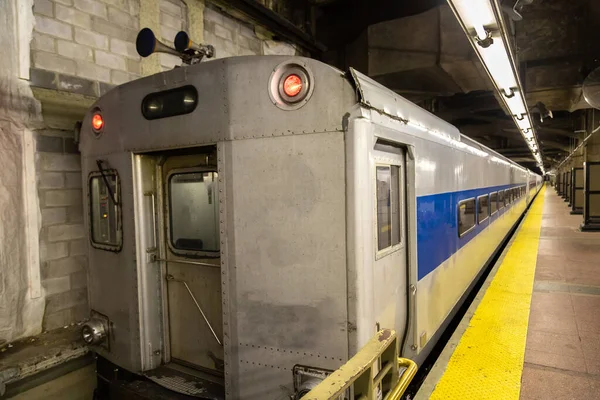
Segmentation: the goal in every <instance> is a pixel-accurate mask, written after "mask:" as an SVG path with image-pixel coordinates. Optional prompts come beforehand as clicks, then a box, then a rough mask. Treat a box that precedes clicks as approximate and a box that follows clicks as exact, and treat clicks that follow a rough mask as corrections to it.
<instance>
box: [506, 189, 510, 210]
mask: <svg viewBox="0 0 600 400" xmlns="http://www.w3.org/2000/svg"><path fill="white" fill-rule="evenodd" d="M510 204H511V194H510V189H504V206H505V207H508V206H510Z"/></svg>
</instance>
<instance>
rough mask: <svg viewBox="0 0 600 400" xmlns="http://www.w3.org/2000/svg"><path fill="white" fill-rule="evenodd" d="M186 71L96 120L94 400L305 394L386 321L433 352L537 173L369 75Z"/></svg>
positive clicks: (275, 65) (528, 197) (292, 60)
mask: <svg viewBox="0 0 600 400" xmlns="http://www.w3.org/2000/svg"><path fill="white" fill-rule="evenodd" d="M159 44H160V43H159ZM138 48H139V47H138ZM155 49H156V45H153V46H151V49H150V51H147V52H146V53H148V54H149V53H152V51H154V50H155ZM217 51H218V49H217ZM148 54H147V55H148ZM184 61H185V60H184ZM188 61H189V59H188ZM190 64H191V65H189V66H185V67H178V68H174V69H172V70H169V71H165V72H161V73H157V74H155V75H152V76H147V77H144V78H141V79H138V80H135V81H132V82H129V83H125V84H123V85H120V86H118V87H116V88H114V89H112V90H111V91H109V92H108V93H106V94H105V95H104V96H102V97H101V98H99V99H98V100H97V102H96V103H95V104H94V105H93V106H92V107H91V109H90V110H89V112H88V113H87V114H86V116H85V118H84V120H83V121H82V127H81V132H80V143H79V146H80V151H81V158H82V170H83V174H84V186H83V187H84V196H85V197H86V201H87V204H88V206H87V218H86V228H87V231H88V235H89V250H88V253H89V304H90V308H91V315H90V318H89V320H87V322H86V323H85V325H84V326H83V329H82V336H83V339H84V340H85V341H86V342H87V343H88V344H89V346H90V349H92V350H93V351H94V352H95V354H96V355H97V359H96V360H97V361H96V362H97V375H98V389H97V390H96V397H97V398H103V397H106V396H110V397H111V398H119V396H120V397H121V398H135V396H133V393H136V394H137V395H139V393H146V395H148V396H150V397H151V398H152V396H155V397H156V398H161V399H162V398H178V397H177V396H181V395H187V396H192V397H197V398H206V399H248V400H259V399H260V400H264V399H288V400H289V399H297V398H300V397H302V395H303V394H305V393H306V392H307V391H308V390H310V388H311V387H313V386H314V385H315V384H317V383H318V382H319V380H320V379H321V378H322V377H324V376H327V375H328V374H329V373H330V372H331V371H333V370H336V369H337V368H339V367H340V366H341V365H343V364H344V363H345V362H346V361H348V360H349V359H350V358H351V357H352V356H353V355H355V354H356V353H357V351H359V350H360V349H361V347H362V346H363V345H365V343H367V342H368V341H369V339H370V338H371V337H373V335H374V334H376V332H378V331H379V330H380V329H384V328H389V329H394V330H395V331H396V332H397V334H398V337H399V338H400V339H401V342H400V355H401V356H403V357H406V358H410V359H412V360H414V361H415V362H417V363H418V364H420V363H422V362H423V361H424V359H425V358H426V357H427V355H428V354H429V353H430V352H431V350H432V348H433V346H434V345H435V344H436V343H437V342H438V340H439V338H440V335H441V333H442V332H443V330H444V329H445V328H446V326H447V325H448V323H449V321H450V320H451V318H452V317H453V315H454V314H455V313H456V311H457V310H458V308H459V307H460V306H461V304H462V303H463V301H464V298H465V297H466V295H467V294H468V292H469V291H470V288H472V286H473V285H474V282H475V281H476V280H477V278H478V277H479V276H480V274H481V273H482V271H483V270H484V269H485V267H486V264H488V262H489V260H490V259H491V257H492V255H493V254H494V253H495V252H496V251H497V250H498V249H499V247H500V246H501V243H502V242H503V240H504V239H505V238H507V237H508V235H509V234H510V231H511V229H512V228H513V227H514V226H515V224H517V222H518V221H519V218H520V217H521V215H522V214H523V213H524V212H525V210H526V208H527V206H528V204H529V203H530V202H531V201H532V199H533V197H534V196H535V194H536V193H537V191H538V190H539V188H540V186H541V183H542V177H540V176H538V175H536V174H534V173H532V172H531V171H529V170H527V169H525V168H523V167H521V166H520V165H518V164H516V163H514V162H512V161H511V160H509V159H507V158H505V157H503V156H501V155H500V154H498V153H496V152H494V151H493V150H490V149H489V148H486V147H484V146H482V145H480V144H479V143H477V142H475V141H473V140H471V139H469V138H468V137H466V136H464V135H462V134H461V133H460V132H459V131H458V129H457V128H455V127H454V126H452V125H450V124H449V123H446V122H445V121H443V120H441V119H439V118H437V117H435V116H434V115H432V114H430V113H429V112H427V111H425V110H423V109H421V108H420V107H418V106H417V105H415V104H413V103H411V102H410V101H408V100H406V99H404V98H402V97H401V96H399V95H398V94H396V93H394V92H393V91H391V90H389V89H387V88H385V87H384V86H382V85H380V84H379V83H377V82H376V81H374V80H372V79H370V78H369V77H367V76H365V75H363V74H361V73H360V72H358V71H356V70H354V69H350V70H349V71H346V72H344V71H341V70H338V69H336V68H333V67H331V66H329V65H327V64H324V63H322V62H320V61H317V60H313V59H309V58H303V57H296V56H244V57H231V58H224V59H216V60H209V61H203V62H201V63H194V62H190ZM150 394H151V395H150ZM185 398H188V397H185Z"/></svg>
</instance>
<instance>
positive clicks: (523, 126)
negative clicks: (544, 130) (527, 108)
mask: <svg viewBox="0 0 600 400" xmlns="http://www.w3.org/2000/svg"><path fill="white" fill-rule="evenodd" d="M515 123H516V124H517V126H518V127H519V129H520V130H522V131H527V130H528V129H529V130H531V123H530V122H529V117H528V116H527V115H525V116H523V118H522V119H519V118H515ZM532 135H533V134H532Z"/></svg>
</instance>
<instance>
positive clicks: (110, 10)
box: [0, 0, 296, 330]
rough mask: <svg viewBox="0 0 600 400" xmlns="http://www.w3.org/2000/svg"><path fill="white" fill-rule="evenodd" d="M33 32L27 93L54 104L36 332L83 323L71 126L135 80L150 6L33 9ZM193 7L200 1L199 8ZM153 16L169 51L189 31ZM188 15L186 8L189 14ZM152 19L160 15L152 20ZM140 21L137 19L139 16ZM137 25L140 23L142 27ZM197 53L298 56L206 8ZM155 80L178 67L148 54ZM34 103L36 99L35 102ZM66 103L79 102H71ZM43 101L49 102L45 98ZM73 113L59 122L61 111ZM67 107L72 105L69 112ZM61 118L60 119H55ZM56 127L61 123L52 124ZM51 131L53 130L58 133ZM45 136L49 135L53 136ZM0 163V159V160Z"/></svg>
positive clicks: (43, 143)
mask: <svg viewBox="0 0 600 400" xmlns="http://www.w3.org/2000/svg"><path fill="white" fill-rule="evenodd" d="M33 1H34V7H33V14H34V18H35V27H34V31H33V36H32V41H31V68H30V84H31V86H32V87H33V88H34V92H35V91H36V90H38V91H40V90H45V91H48V89H49V90H51V91H52V93H54V94H55V95H56V96H50V97H52V101H56V100H57V99H58V98H59V97H60V96H61V93H62V95H64V102H57V103H53V104H50V103H44V99H40V100H41V101H42V109H43V114H44V123H45V127H44V128H42V129H39V130H38V131H37V136H36V140H37V159H36V163H37V165H36V173H37V184H38V196H39V205H40V209H41V218H42V220H41V224H42V228H41V232H40V262H41V267H40V268H41V276H42V285H43V287H44V289H45V294H46V311H45V316H44V320H43V329H46V330H47V329H53V328H57V327H61V326H64V325H67V324H69V323H71V322H75V321H79V320H81V319H84V318H86V317H87V316H88V315H89V308H88V302H87V267H88V260H87V248H88V236H89V235H88V232H86V231H85V228H84V220H83V218H84V216H85V215H86V213H85V212H84V207H87V204H85V203H84V198H85V192H84V191H82V187H81V186H82V185H81V182H82V176H81V165H80V154H79V153H78V150H77V146H76V144H75V143H74V141H73V133H72V131H65V130H59V129H57V128H58V127H60V128H61V129H63V128H64V129H67V128H68V127H69V126H73V124H74V122H75V120H73V121H70V120H69V119H70V118H71V117H72V116H73V113H76V112H78V111H77V110H80V111H81V112H82V115H81V116H80V117H77V118H78V119H79V120H80V119H82V118H83V110H84V109H85V107H84V106H82V105H81V104H82V103H83V102H84V100H85V104H91V103H92V102H93V101H94V100H95V98H97V97H98V96H102V95H103V94H104V93H106V92H107V91H108V90H110V89H111V88H112V87H114V86H115V85H119V84H122V83H125V82H127V81H130V80H132V79H136V78H138V77H140V76H141V75H142V71H141V59H140V57H139V56H138V55H137V52H136V49H135V38H136V36H137V32H138V30H139V29H140V20H141V19H143V18H142V12H146V14H147V9H145V8H142V7H150V6H151V5H152V4H156V3H154V2H146V1H145V0H33ZM197 1H201V0H197ZM158 6H159V9H158V10H154V11H152V12H151V13H150V14H152V13H154V14H152V16H153V17H157V18H154V19H152V18H150V19H151V20H153V21H158V26H154V27H152V28H153V30H154V33H155V34H156V36H157V38H159V39H160V40H161V41H162V42H164V43H165V44H167V45H169V46H173V40H174V38H175V35H176V34H177V32H178V31H180V30H188V23H189V21H188V13H189V10H188V7H187V6H186V3H185V2H184V1H182V0H158ZM190 7H192V6H190ZM156 13H158V15H157V14H156ZM146 14H144V15H146ZM144 18H145V17H144ZM203 18H204V20H203V24H204V25H203V26H204V30H203V34H204V38H203V43H207V44H212V45H213V46H215V48H216V54H217V58H222V57H231V56H237V55H260V54H287V55H293V54H296V49H295V48H294V47H293V46H291V45H289V44H287V43H283V42H276V41H273V40H270V39H269V34H268V32H266V31H264V30H263V31H261V32H262V34H257V33H256V32H255V29H254V27H253V26H252V25H251V24H250V23H248V22H244V21H242V20H239V19H236V18H233V17H231V16H229V15H227V13H225V12H223V11H221V10H219V9H218V8H217V7H216V6H213V5H211V4H206V6H205V8H204V17H203ZM151 57H159V61H160V66H161V68H162V69H163V70H169V69H171V68H173V67H174V66H176V65H181V60H180V59H179V58H178V57H176V56H174V55H169V54H162V53H161V54H155V55H152V56H151ZM36 93H37V92H36ZM74 95H77V96H80V97H79V98H78V97H73V96H74ZM44 96H46V97H45V98H48V95H47V94H45V95H44ZM74 101H75V102H77V103H78V104H77V105H78V107H77V108H76V110H75V111H73V112H71V113H68V115H66V116H65V115H62V114H61V115H60V116H59V115H58V114H59V113H61V112H64V110H65V109H66V108H69V109H70V108H73V107H70V106H68V105H66V104H74V103H73V102H74ZM69 102H71V103H69ZM59 117H60V118H59ZM55 121H60V123H57V122H55ZM57 124H58V125H57ZM51 127H52V128H51ZM0 156H1V155H0Z"/></svg>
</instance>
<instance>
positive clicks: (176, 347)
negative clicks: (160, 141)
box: [162, 151, 223, 374]
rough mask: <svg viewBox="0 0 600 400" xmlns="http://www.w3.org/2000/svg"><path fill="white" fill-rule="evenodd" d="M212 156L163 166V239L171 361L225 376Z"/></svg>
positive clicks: (216, 195)
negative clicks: (223, 373) (223, 372)
mask: <svg viewBox="0 0 600 400" xmlns="http://www.w3.org/2000/svg"><path fill="white" fill-rule="evenodd" d="M217 183H218V178H217V166H216V157H215V153H214V151H210V152H207V154H193V155H178V156H170V157H169V156H166V158H165V159H164V163H163V165H162V186H163V191H162V194H163V204H164V208H165V210H164V213H163V215H164V218H165V221H164V227H165V234H164V235H163V237H164V241H165V242H166V243H165V244H164V247H163V248H164V252H165V263H166V278H167V305H166V307H167V314H168V325H169V341H170V354H171V360H172V361H174V362H178V363H180V364H183V365H186V366H188V367H193V368H196V369H200V370H205V371H206V370H208V372H217V373H218V374H221V373H222V371H223V346H222V339H223V328H222V326H223V319H222V301H221V269H220V258H219V255H220V253H219V250H220V249H219V247H220V246H219V245H220V237H219V191H218V184H217Z"/></svg>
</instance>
